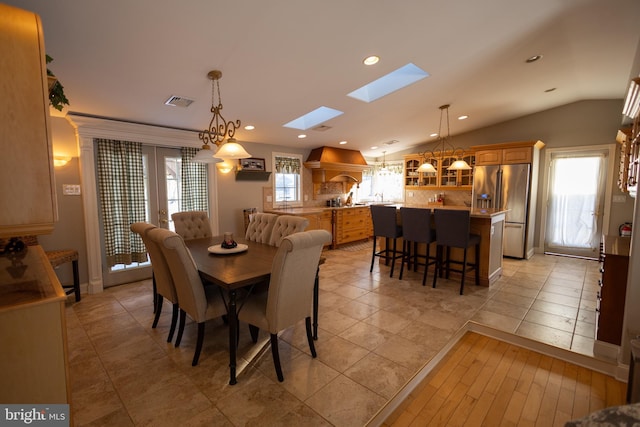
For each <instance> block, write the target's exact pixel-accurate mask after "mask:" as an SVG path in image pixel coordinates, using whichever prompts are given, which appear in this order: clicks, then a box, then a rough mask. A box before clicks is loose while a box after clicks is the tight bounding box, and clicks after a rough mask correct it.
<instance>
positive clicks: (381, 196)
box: [373, 193, 384, 203]
mask: <svg viewBox="0 0 640 427" xmlns="http://www.w3.org/2000/svg"><path fill="white" fill-rule="evenodd" d="M378 196H380V203H382V202H384V193H376V194H374V195H373V197H378Z"/></svg>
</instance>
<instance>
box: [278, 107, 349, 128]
mask: <svg viewBox="0 0 640 427" xmlns="http://www.w3.org/2000/svg"><path fill="white" fill-rule="evenodd" d="M341 114H343V112H342V111H340V110H334V109H333V108H329V107H318V108H316V109H315V110H313V111H312V112H310V113H307V114H305V115H304V116H300V117H298V118H297V119H295V120H291V121H290V122H289V123H287V124H285V125H283V126H284V127H287V128H294V129H300V130H307V129H311V128H312V127H314V126H316V125H319V124H320V123H323V122H326V121H327V120H331V119H333V118H334V117H338V116H339V115H341Z"/></svg>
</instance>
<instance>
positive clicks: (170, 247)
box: [147, 228, 227, 366]
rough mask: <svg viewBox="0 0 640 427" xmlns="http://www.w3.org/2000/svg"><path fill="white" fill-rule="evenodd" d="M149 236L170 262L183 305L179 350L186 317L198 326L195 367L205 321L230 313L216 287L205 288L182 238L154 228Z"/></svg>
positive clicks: (193, 363) (194, 356) (170, 232)
mask: <svg viewBox="0 0 640 427" xmlns="http://www.w3.org/2000/svg"><path fill="white" fill-rule="evenodd" d="M147 233H148V235H149V238H150V239H151V240H153V241H154V242H157V243H158V245H159V246H160V248H161V250H162V253H163V254H164V257H165V259H166V260H167V265H168V266H169V270H170V271H171V277H172V278H173V283H174V284H175V287H176V293H177V295H178V301H179V302H180V326H178V335H177V337H176V343H175V346H176V347H178V346H179V345H180V341H181V340H182V334H183V332H184V327H185V322H186V315H187V314H189V317H191V318H192V319H193V320H194V321H195V322H196V323H197V324H198V338H197V342H196V349H195V351H194V354H193V361H192V362H191V366H196V365H197V364H198V359H199V358H200V352H201V351H202V343H203V341H204V325H205V322H206V321H207V320H210V319H214V318H216V317H221V316H224V315H226V314H227V310H226V308H225V305H224V302H223V300H222V296H221V295H220V291H219V290H218V289H217V286H206V287H205V286H203V285H202V280H201V279H200V274H199V273H198V267H197V266H196V263H195V261H194V260H193V257H192V256H191V253H190V252H189V250H188V249H187V247H186V245H185V244H184V239H183V238H182V236H180V235H179V234H177V233H174V232H172V231H170V230H165V229H164V228H154V229H153V230H149V231H148V232H147Z"/></svg>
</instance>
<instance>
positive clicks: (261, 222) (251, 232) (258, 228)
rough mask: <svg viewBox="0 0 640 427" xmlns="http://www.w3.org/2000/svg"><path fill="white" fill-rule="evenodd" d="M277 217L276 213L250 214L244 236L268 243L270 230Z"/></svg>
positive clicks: (253, 240) (254, 240)
mask: <svg viewBox="0 0 640 427" xmlns="http://www.w3.org/2000/svg"><path fill="white" fill-rule="evenodd" d="M276 219H278V215H276V214H270V213H264V212H258V213H254V214H252V215H251V218H250V220H249V225H248V226H247V232H246V233H245V236H244V238H245V239H247V240H251V241H252V242H258V243H267V244H268V243H269V239H270V238H271V230H273V226H274V225H275V223H276Z"/></svg>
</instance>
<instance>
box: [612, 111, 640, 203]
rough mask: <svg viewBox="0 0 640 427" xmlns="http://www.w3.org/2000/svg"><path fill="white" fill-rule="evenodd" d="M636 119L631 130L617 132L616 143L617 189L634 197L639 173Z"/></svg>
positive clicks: (639, 144) (639, 156) (639, 132)
mask: <svg viewBox="0 0 640 427" xmlns="http://www.w3.org/2000/svg"><path fill="white" fill-rule="evenodd" d="M639 120H640V118H638V117H636V119H635V120H634V124H633V127H632V128H625V129H621V130H619V131H618V134H617V136H616V141H618V142H619V143H620V168H619V170H618V188H619V189H620V191H623V192H625V193H629V194H630V195H631V196H632V197H635V195H636V193H637V188H638V172H640V129H639V127H640V126H639V123H638V121H639Z"/></svg>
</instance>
